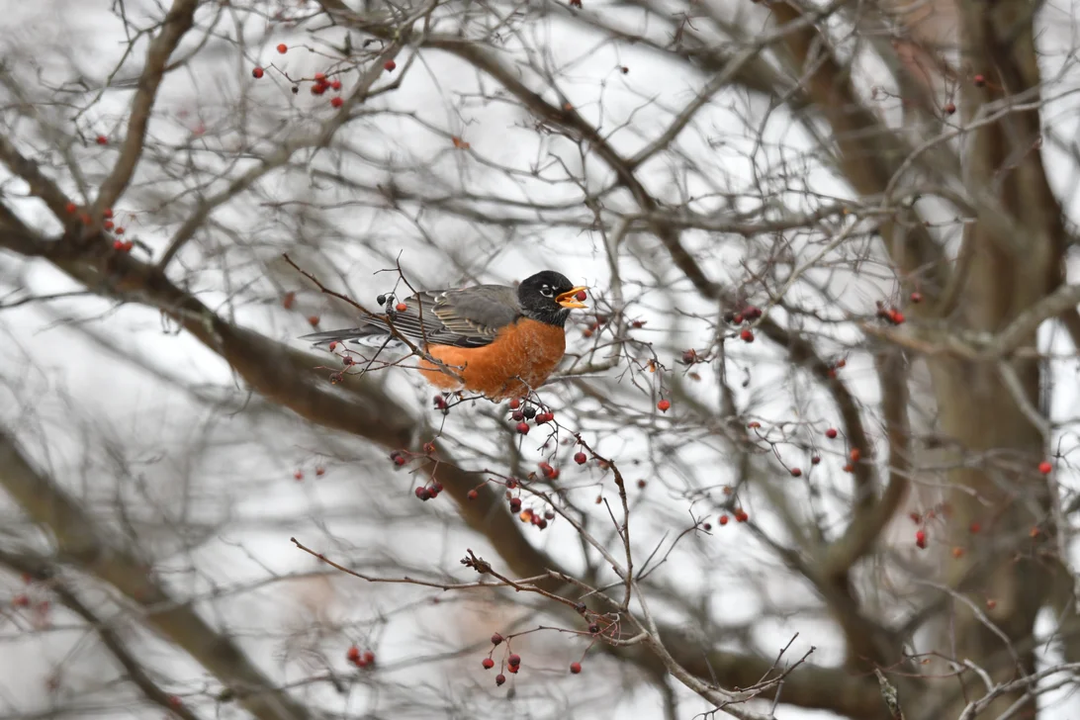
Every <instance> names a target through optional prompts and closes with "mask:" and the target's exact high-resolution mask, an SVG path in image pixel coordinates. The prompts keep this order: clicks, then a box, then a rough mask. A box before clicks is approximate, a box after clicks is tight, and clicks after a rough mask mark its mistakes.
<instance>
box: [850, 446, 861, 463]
mask: <svg viewBox="0 0 1080 720" xmlns="http://www.w3.org/2000/svg"><path fill="white" fill-rule="evenodd" d="M849 455H850V456H851V462H853V463H857V462H859V458H861V457H862V452H861V451H860V450H859V448H851V452H850V453H849Z"/></svg>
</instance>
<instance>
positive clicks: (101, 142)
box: [95, 135, 109, 145]
mask: <svg viewBox="0 0 1080 720" xmlns="http://www.w3.org/2000/svg"><path fill="white" fill-rule="evenodd" d="M95 142H97V144H98V145H108V144H109V138H107V137H105V136H104V135H98V136H97V140H96V141H95Z"/></svg>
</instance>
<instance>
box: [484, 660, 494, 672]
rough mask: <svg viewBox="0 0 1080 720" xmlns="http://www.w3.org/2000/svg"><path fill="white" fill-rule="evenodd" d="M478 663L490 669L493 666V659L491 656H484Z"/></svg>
mask: <svg viewBox="0 0 1080 720" xmlns="http://www.w3.org/2000/svg"><path fill="white" fill-rule="evenodd" d="M480 664H481V665H483V666H484V669H485V670H490V669H491V668H493V667H495V661H494V660H492V659H491V658H484V661H483V662H482V663H480Z"/></svg>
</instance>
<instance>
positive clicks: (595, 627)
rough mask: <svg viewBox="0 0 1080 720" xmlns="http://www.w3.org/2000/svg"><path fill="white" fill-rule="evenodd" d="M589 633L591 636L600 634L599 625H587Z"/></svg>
mask: <svg viewBox="0 0 1080 720" xmlns="http://www.w3.org/2000/svg"><path fill="white" fill-rule="evenodd" d="M589 632H591V633H592V634H593V635H595V634H596V633H598V632H600V625H599V624H597V623H590V624H589Z"/></svg>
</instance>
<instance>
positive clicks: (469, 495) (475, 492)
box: [465, 489, 480, 500]
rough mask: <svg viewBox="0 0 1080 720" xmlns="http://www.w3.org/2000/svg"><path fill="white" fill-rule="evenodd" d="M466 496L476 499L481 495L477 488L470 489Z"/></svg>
mask: <svg viewBox="0 0 1080 720" xmlns="http://www.w3.org/2000/svg"><path fill="white" fill-rule="evenodd" d="M465 497H467V498H469V499H470V500H475V499H476V498H478V497H480V493H478V492H477V491H476V490H475V489H474V490H470V491H469V492H467V493H466V494H465Z"/></svg>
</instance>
